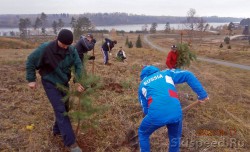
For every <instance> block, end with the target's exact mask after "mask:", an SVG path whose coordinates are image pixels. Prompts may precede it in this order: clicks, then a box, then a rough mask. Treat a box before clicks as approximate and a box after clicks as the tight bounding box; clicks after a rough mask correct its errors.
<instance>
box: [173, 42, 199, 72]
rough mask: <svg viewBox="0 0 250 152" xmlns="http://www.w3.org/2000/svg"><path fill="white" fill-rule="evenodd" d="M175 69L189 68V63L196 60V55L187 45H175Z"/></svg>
mask: <svg viewBox="0 0 250 152" xmlns="http://www.w3.org/2000/svg"><path fill="white" fill-rule="evenodd" d="M177 52H178V59H177V65H176V66H177V68H184V67H189V66H190V64H191V61H194V60H196V55H195V54H194V53H193V52H191V51H190V49H189V46H188V44H186V43H183V44H177Z"/></svg>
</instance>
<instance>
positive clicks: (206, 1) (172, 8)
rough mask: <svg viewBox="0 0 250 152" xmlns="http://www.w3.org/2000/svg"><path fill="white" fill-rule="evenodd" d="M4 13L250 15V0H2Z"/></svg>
mask: <svg viewBox="0 0 250 152" xmlns="http://www.w3.org/2000/svg"><path fill="white" fill-rule="evenodd" d="M0 2H1V4H0V14H40V13H41V12H44V13H45V14H60V13H69V14H82V13H87V12H89V13H105V12H107V13H111V12H125V13H132V14H138V15H141V14H144V15H157V16H160V15H164V16H186V14H187V12H188V10H190V8H193V9H195V10H196V15H197V16H219V17H243V18H250V0H0Z"/></svg>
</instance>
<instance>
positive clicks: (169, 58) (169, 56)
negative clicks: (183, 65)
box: [166, 51, 173, 69]
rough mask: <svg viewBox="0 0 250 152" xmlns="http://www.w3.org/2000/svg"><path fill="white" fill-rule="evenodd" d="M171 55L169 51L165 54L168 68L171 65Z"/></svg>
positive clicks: (170, 67)
mask: <svg viewBox="0 0 250 152" xmlns="http://www.w3.org/2000/svg"><path fill="white" fill-rule="evenodd" d="M171 56H172V53H171V51H170V52H169V53H168V56H167V60H166V65H167V66H168V68H169V69H172V68H173V66H172V65H171Z"/></svg>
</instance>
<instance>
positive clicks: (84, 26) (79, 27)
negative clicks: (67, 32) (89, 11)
mask: <svg viewBox="0 0 250 152" xmlns="http://www.w3.org/2000/svg"><path fill="white" fill-rule="evenodd" d="M93 29H94V26H93V25H92V23H91V21H90V20H89V18H87V17H79V18H78V19H77V21H76V23H75V26H74V27H73V31H74V36H75V37H76V38H78V37H80V36H81V35H82V34H83V33H87V32H89V31H92V30H93Z"/></svg>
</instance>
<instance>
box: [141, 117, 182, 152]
mask: <svg viewBox="0 0 250 152" xmlns="http://www.w3.org/2000/svg"><path fill="white" fill-rule="evenodd" d="M153 122H154V121H153V120H152V119H151V118H150V117H149V116H145V117H144V119H143V120H142V122H141V125H140V127H139V131H138V135H139V143H140V150H141V152H150V141H149V137H150V135H151V134H152V133H153V132H154V131H155V130H157V129H159V128H160V127H163V126H166V127H167V128H168V138H169V152H179V148H180V141H181V132H182V120H180V121H178V122H175V123H170V124H157V125H155V124H154V123H153Z"/></svg>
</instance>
